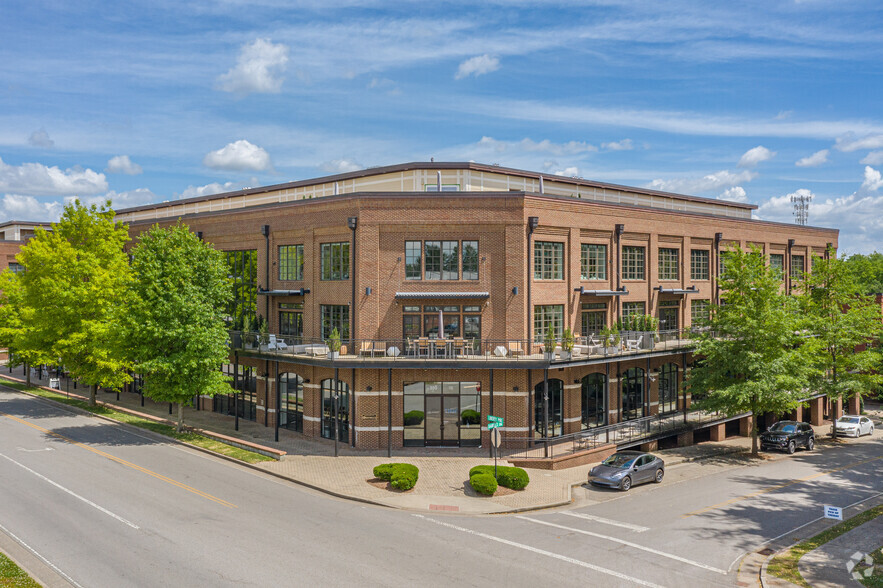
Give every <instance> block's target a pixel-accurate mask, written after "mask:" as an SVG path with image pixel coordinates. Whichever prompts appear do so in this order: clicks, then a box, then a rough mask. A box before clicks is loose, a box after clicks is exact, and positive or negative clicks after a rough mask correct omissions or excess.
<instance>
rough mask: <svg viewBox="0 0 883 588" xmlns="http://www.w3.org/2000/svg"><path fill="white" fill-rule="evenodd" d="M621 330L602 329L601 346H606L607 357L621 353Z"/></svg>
mask: <svg viewBox="0 0 883 588" xmlns="http://www.w3.org/2000/svg"><path fill="white" fill-rule="evenodd" d="M619 342H620V336H619V329H617V328H615V327H614V328H610V329H606V328H605V329H601V345H602V346H604V352H605V354H606V355H613V354H615V353H618V352H619Z"/></svg>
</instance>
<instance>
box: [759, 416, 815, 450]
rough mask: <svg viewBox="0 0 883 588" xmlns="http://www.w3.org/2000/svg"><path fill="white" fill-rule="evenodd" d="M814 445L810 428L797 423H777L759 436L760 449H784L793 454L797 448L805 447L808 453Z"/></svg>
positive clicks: (812, 432) (813, 437)
mask: <svg viewBox="0 0 883 588" xmlns="http://www.w3.org/2000/svg"><path fill="white" fill-rule="evenodd" d="M815 445H816V434H815V432H814V431H813V430H812V427H811V426H809V425H808V424H806V423H798V422H797V421H779V422H778V423H776V424H775V425H773V426H772V427H770V428H769V429H767V430H766V431H764V432H763V433H761V434H760V448H761V450H762V451H766V450H768V449H784V450H785V451H787V452H788V453H794V451H795V450H796V449H797V448H798V447H806V449H807V450H808V451H812V448H813V447H815Z"/></svg>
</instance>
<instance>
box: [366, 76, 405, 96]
mask: <svg viewBox="0 0 883 588" xmlns="http://www.w3.org/2000/svg"><path fill="white" fill-rule="evenodd" d="M367 87H368V89H369V90H379V91H382V92H386V93H387V94H388V95H390V96H398V95H399V94H401V93H402V91H401V90H400V89H399V87H398V85H397V84H396V83H395V82H394V81H392V80H390V79H389V78H371V81H370V82H368V86H367Z"/></svg>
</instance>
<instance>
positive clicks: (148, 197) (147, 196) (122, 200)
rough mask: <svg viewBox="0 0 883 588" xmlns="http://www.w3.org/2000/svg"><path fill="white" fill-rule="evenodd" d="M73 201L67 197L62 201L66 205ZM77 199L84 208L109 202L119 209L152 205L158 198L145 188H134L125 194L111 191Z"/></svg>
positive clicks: (71, 197) (72, 198)
mask: <svg viewBox="0 0 883 588" xmlns="http://www.w3.org/2000/svg"><path fill="white" fill-rule="evenodd" d="M74 199H75V197H73V196H68V197H67V198H65V199H64V201H65V203H68V202H71V201H73V200H74ZM78 199H79V201H80V202H82V203H83V204H85V205H86V206H91V205H93V204H95V205H102V204H104V203H105V202H107V201H108V200H110V202H111V206H112V207H113V208H114V209H121V208H131V207H133V206H142V205H144V204H152V203H154V202H156V201H157V199H158V197H157V195H156V194H154V193H153V192H151V191H150V190H149V189H147V188H136V189H135V190H127V191H125V192H117V191H115V190H111V191H110V192H108V193H107V194H104V195H102V196H89V197H88V198H78Z"/></svg>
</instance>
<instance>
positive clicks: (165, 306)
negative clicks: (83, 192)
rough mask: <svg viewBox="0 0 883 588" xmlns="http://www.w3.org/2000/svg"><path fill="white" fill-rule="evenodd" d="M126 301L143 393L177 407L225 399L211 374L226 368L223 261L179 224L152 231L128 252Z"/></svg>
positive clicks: (218, 377) (223, 387)
mask: <svg viewBox="0 0 883 588" xmlns="http://www.w3.org/2000/svg"><path fill="white" fill-rule="evenodd" d="M132 270H133V275H134V284H133V300H132V302H131V304H130V306H129V308H128V309H126V310H125V311H124V313H123V314H122V316H121V319H122V320H121V329H122V331H123V336H122V339H123V340H125V341H126V345H127V349H128V354H129V357H130V358H131V360H132V362H133V364H134V366H135V370H136V371H137V372H138V373H140V374H142V375H143V376H144V393H145V395H147V396H148V397H150V398H152V399H153V400H155V401H158V402H176V403H178V429H179V431H180V429H181V427H182V424H183V405H184V404H189V403H190V402H191V400H192V399H193V397H194V396H202V395H214V394H219V393H227V392H231V389H230V386H229V384H228V383H227V377H226V376H225V375H224V374H223V373H221V372H220V371H219V370H218V366H219V365H221V364H222V363H224V362H226V361H227V357H228V349H227V330H226V326H225V323H224V318H225V316H226V312H225V309H226V307H227V304H228V303H229V301H230V298H231V287H230V280H229V279H228V277H227V272H228V269H227V265H226V262H225V258H224V254H223V252H221V251H217V250H215V249H213V248H212V247H211V246H210V245H207V244H205V243H203V242H202V241H200V240H199V239H198V238H197V237H196V235H194V234H193V233H191V232H190V230H189V229H188V228H187V227H186V226H185V225H182V224H178V225H176V226H172V227H169V228H160V227H159V226H154V227H153V228H151V229H150V230H149V231H147V232H146V233H143V234H142V235H141V237H140V241H139V242H138V244H137V245H136V246H135V247H134V248H133V249H132Z"/></svg>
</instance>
